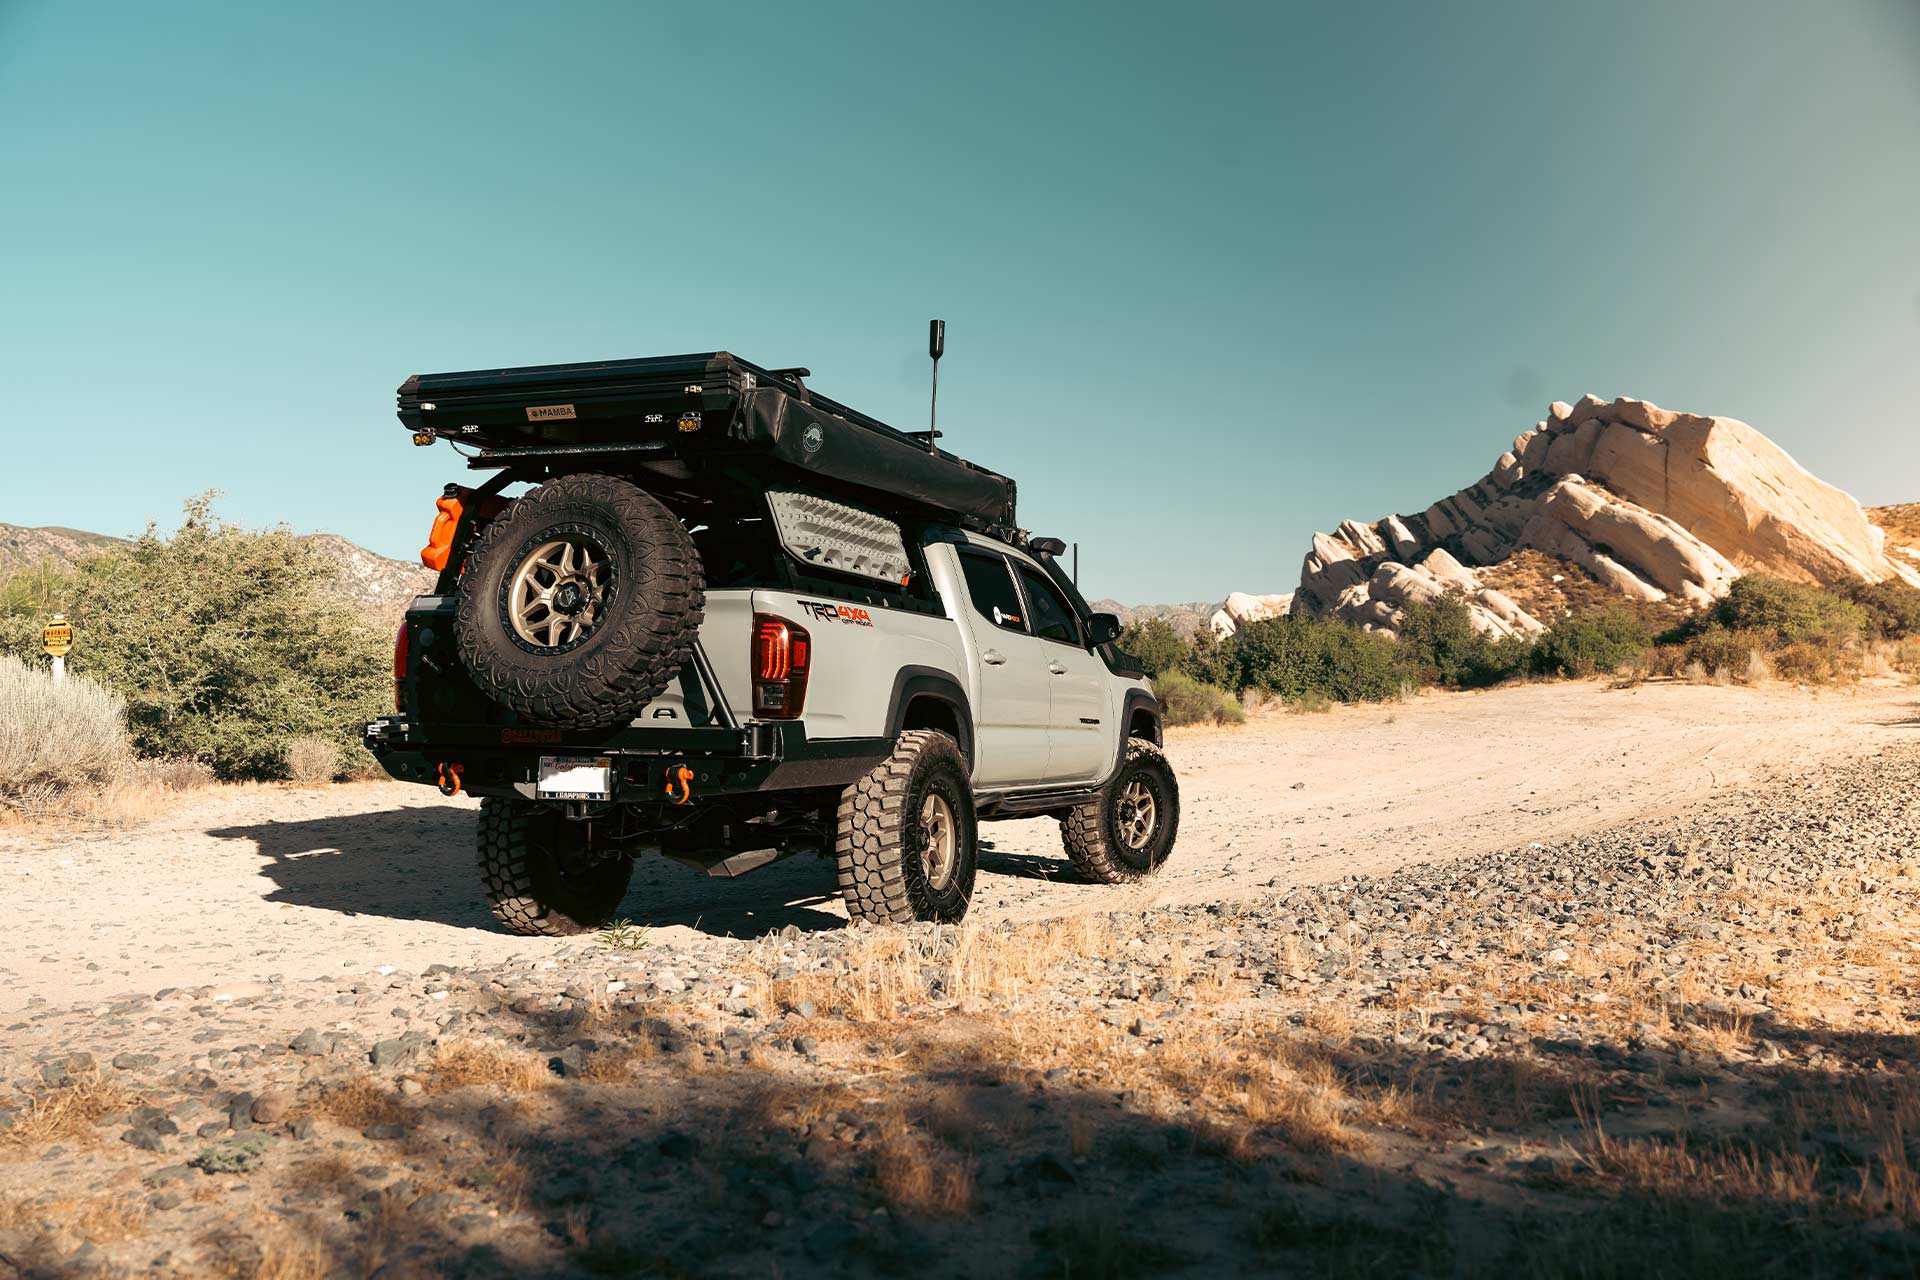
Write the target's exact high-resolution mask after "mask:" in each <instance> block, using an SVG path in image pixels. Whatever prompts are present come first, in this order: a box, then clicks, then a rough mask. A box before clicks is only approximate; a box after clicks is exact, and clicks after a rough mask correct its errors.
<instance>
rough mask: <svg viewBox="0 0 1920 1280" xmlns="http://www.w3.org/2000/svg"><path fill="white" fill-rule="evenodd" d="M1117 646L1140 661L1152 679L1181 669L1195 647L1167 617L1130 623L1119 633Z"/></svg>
mask: <svg viewBox="0 0 1920 1280" xmlns="http://www.w3.org/2000/svg"><path fill="white" fill-rule="evenodd" d="M1117 643H1118V644H1119V646H1120V649H1121V651H1122V652H1123V653H1128V654H1131V655H1133V657H1134V658H1135V659H1137V660H1138V661H1139V663H1140V669H1141V670H1143V671H1145V672H1146V673H1147V675H1149V676H1157V675H1159V674H1160V673H1161V672H1163V671H1179V670H1182V669H1183V668H1184V667H1185V666H1186V663H1187V659H1188V657H1189V656H1191V654H1192V651H1193V646H1192V645H1190V644H1188V643H1187V641H1186V639H1185V638H1184V637H1182V636H1181V634H1180V633H1179V632H1178V631H1175V630H1174V629H1173V624H1172V623H1170V622H1168V621H1167V620H1166V619H1165V618H1148V619H1147V620H1146V621H1144V622H1134V623H1129V624H1128V625H1127V626H1126V628H1125V629H1123V630H1122V631H1121V632H1120V639H1119V640H1118V641H1117Z"/></svg>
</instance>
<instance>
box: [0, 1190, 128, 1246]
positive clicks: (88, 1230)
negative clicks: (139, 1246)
mask: <svg viewBox="0 0 1920 1280" xmlns="http://www.w3.org/2000/svg"><path fill="white" fill-rule="evenodd" d="M146 1224H147V1206H146V1205H145V1204H144V1203H143V1202H141V1201H140V1200H139V1199H137V1198H129V1197H126V1196H86V1197H81V1198H65V1197H63V1198H59V1199H53V1200H48V1201H45V1202H37V1201H34V1200H9V1199H0V1231H8V1232H34V1233H38V1232H40V1231H43V1230H44V1229H46V1228H48V1227H51V1228H53V1229H55V1230H57V1231H60V1232H64V1233H65V1234H67V1235H69V1236H72V1237H74V1238H75V1239H79V1240H92V1241H95V1242H96V1243H99V1244H111V1243H113V1242H114V1241H118V1240H130V1239H133V1238H135V1237H137V1236H139V1235H141V1234H142V1233H143V1232H144V1231H145V1230H146Z"/></svg>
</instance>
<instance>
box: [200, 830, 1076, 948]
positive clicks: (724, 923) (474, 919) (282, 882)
mask: <svg viewBox="0 0 1920 1280" xmlns="http://www.w3.org/2000/svg"><path fill="white" fill-rule="evenodd" d="M473 825H474V813H473V810H471V809H469V808H456V807H452V806H444V807H443V806H420V807H414V806H407V807H400V808H391V809H382V810H379V811H377V812H372V813H356V814H344V815H341V816H337V817H327V818H314V819H310V820H306V821H300V822H262V823H251V824H248V825H244V826H234V827H223V828H220V829H217V830H214V831H212V832H210V833H209V834H211V835H213V836H215V837H218V838H219V839H222V840H239V841H250V842H251V843H252V844H253V847H254V850H255V851H256V852H257V853H258V854H259V855H260V857H261V858H262V859H263V860H264V861H265V865H264V866H263V867H261V868H260V871H261V874H263V875H265V876H266V877H267V878H268V879H269V880H271V881H272V882H273V884H274V889H273V890H272V892H270V893H268V894H267V895H266V900H267V901H269V902H275V903H291V904H294V905H297V906H304V907H318V908H320V909H322V910H325V911H335V912H339V913H341V914H342V915H349V916H384V917H386V918H389V919H394V920H422V921H429V922H431V923H435V924H443V925H450V926H452V927H454V928H459V929H483V930H487V931H494V930H497V929H498V928H499V926H498V925H497V924H496V923H495V922H494V919H493V916H492V914H491V913H490V912H489V911H488V910H487V903H486V899H485V898H484V897H483V896H482V894H481V892H480V878H479V873H478V872H477V870H476V869H475V866H474V850H473V840H474V833H473ZM980 870H981V874H982V875H983V876H1009V877H1014V878H1019V879H1048V880H1052V879H1062V880H1071V879H1072V878H1073V873H1072V870H1071V868H1070V866H1069V864H1068V863H1067V861H1066V859H1065V858H1044V857H1037V856H1034V855H1030V854H1023V853H1013V852H1001V851H998V850H995V849H993V848H992V847H990V846H983V847H982V849H981V851H980ZM616 916H617V918H620V919H626V920H630V921H632V922H633V923H634V924H637V925H645V926H648V927H656V928H664V927H668V926H674V925H679V926H684V927H686V928H690V929H695V930H698V931H699V932H701V933H705V934H709V935H711V936H714V937H732V938H752V937H759V936H761V935H763V934H767V933H774V932H778V931H779V930H781V929H784V928H786V927H787V926H789V925H792V926H794V927H795V928H799V929H803V930H807V931H813V930H819V929H841V928H845V927H846V923H847V917H846V912H845V910H844V909H842V907H841V906H840V892H839V886H838V884H837V882H836V881H835V878H834V871H833V863H832V861H831V860H829V859H825V858H817V857H808V856H800V857H794V858H788V859H786V860H784V861H782V862H778V863H775V864H773V865H772V866H769V867H764V868H762V869H761V870H758V871H755V872H754V873H752V874H751V875H748V876H743V877H741V878H740V879H739V880H737V881H736V880H725V879H716V878H713V877H710V876H707V875H705V874H703V873H701V872H699V871H695V870H692V869H691V868H688V867H683V866H681V865H680V864H678V863H675V862H670V861H668V860H666V859H665V858H661V857H658V856H653V855H649V856H646V857H643V858H641V859H639V860H638V861H637V862H636V863H635V864H634V871H633V884H632V886H631V888H629V889H628V891H627V896H626V898H625V900H623V901H622V902H621V904H620V909H619V911H618V912H617V913H616Z"/></svg>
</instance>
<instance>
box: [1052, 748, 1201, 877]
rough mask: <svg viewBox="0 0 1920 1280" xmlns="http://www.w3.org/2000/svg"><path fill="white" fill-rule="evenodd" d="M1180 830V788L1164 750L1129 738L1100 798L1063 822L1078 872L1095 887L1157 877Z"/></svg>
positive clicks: (1063, 833)
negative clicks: (1110, 779) (1125, 751)
mask: <svg viewBox="0 0 1920 1280" xmlns="http://www.w3.org/2000/svg"><path fill="white" fill-rule="evenodd" d="M1179 828H1180V784H1179V782H1178V781H1177V780H1176V779H1175V778H1174V776H1173V766H1172V765H1170V764H1168V763H1167V758H1166V756H1164V755H1162V754H1161V752H1160V748H1159V747H1156V746H1155V745H1154V744H1153V743H1151V742H1148V741H1147V740H1146V739H1144V738H1129V739H1127V753H1126V756H1125V757H1124V758H1123V759H1122V760H1121V761H1120V771H1119V772H1118V773H1116V774H1114V776H1113V781H1111V782H1109V783H1108V784H1107V785H1106V788H1105V789H1104V790H1103V791H1102V792H1101V793H1100V798H1099V799H1097V800H1089V801H1087V802H1086V803H1085V804H1083V805H1080V806H1078V807H1076V808H1075V809H1073V810H1072V811H1071V812H1069V813H1068V814H1067V816H1066V817H1064V818H1062V819H1060V837H1061V840H1062V841H1063V842H1064V843H1065V844H1066V846H1067V857H1068V858H1070V859H1072V860H1073V865H1074V869H1075V870H1077V871H1078V872H1079V873H1080V874H1081V875H1083V876H1085V877H1086V878H1087V879H1089V880H1092V881H1094V882H1095V883H1096V884H1125V883H1127V882H1128V881H1130V880H1138V879H1140V878H1142V877H1143V876H1147V875H1150V874H1152V872H1153V871H1154V870H1155V869H1156V868H1157V867H1159V865H1160V864H1161V863H1163V862H1165V861H1166V860H1167V855H1168V854H1169V853H1171V852H1173V837H1174V835H1175V833H1176V832H1177V831H1178V830H1179Z"/></svg>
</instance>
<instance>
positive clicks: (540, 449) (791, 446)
mask: <svg viewBox="0 0 1920 1280" xmlns="http://www.w3.org/2000/svg"><path fill="white" fill-rule="evenodd" d="M805 376H806V371H805V370H800V369H781V370H770V369H765V368H762V367H761V366H759V365H756V364H751V363H749V362H748V361H745V360H742V359H740V358H739V357H737V356H734V355H731V354H729V353H727V352H724V351H719V352H709V353H706V354H699V355H685V356H657V357H652V358H648V359H640V360H609V361H600V362H596V363H590V364H558V365H535V366H529V367H525V368H517V369H482V370H473V371H469V372H463V373H433V374H416V375H415V376H413V377H411V378H408V379H407V380H406V382H404V383H402V384H401V386H400V391H399V416H400V420H401V422H403V423H404V424H406V426H407V427H408V428H409V429H410V430H412V431H414V432H415V433H416V434H417V435H420V436H422V437H426V438H433V437H438V438H442V439H448V440H453V441H457V442H461V443H465V444H469V445H473V446H477V447H478V449H479V452H478V453H477V454H476V455H474V456H473V458H472V460H471V462H470V465H472V466H475V467H483V468H527V467H532V468H545V469H547V470H550V471H556V472H557V469H564V468H565V467H566V465H567V464H568V461H569V460H572V461H573V462H574V463H576V464H579V463H584V462H585V461H586V459H587V458H589V457H590V458H591V459H592V465H593V466H594V467H595V468H596V469H610V468H614V467H618V466H620V465H622V464H626V465H631V466H632V467H633V468H634V469H635V470H636V471H656V472H663V473H665V472H670V473H671V474H674V475H680V476H685V477H686V478H687V479H688V480H689V482H690V483H693V484H696V485H700V486H704V487H707V488H715V487H721V486H725V485H727V484H729V483H731V484H736V485H737V484H740V483H741V482H742V477H748V478H750V479H751V482H753V483H762V484H766V485H769V486H787V487H793V486H798V487H802V488H804V487H807V486H808V483H809V477H811V478H812V479H813V480H816V481H819V482H823V483H821V484H819V485H817V486H816V487H823V488H828V489H837V490H840V491H842V492H843V493H844V492H845V491H846V490H856V491H859V492H858V493H856V494H849V495H846V496H851V497H855V498H857V499H859V500H861V501H863V502H867V503H871V504H872V505H876V506H881V507H896V508H897V507H908V508H913V509H917V510H920V511H923V512H929V513H934V514H937V515H941V516H944V517H946V518H950V519H952V520H954V521H956V522H958V523H961V524H965V525H968V526H971V527H974V528H978V529H982V530H986V531H990V532H999V533H1001V534H1003V535H1010V534H1011V533H1012V531H1013V530H1014V529H1015V527H1016V520H1015V510H1014V500H1015V493H1014V483H1013V481H1012V480H1010V479H1008V478H1007V477H1006V476H1003V475H999V474H998V473H996V472H993V471H989V470H987V469H986V468H984V467H978V466H975V465H974V464H973V463H971V462H968V461H966V460H964V459H962V458H958V457H956V456H954V455H953V454H951V453H946V452H944V451H935V450H929V449H928V448H927V445H926V442H925V434H924V433H921V435H920V436H918V437H916V436H914V435H912V434H909V433H907V432H903V431H898V430H895V429H894V428H893V427H890V426H888V425H887V424H886V423H884V422H881V421H879V420H878V419H876V418H871V417H868V416H867V415H866V414H863V413H861V412H859V411H858V410H856V409H852V408H849V407H848V406H846V405H843V404H841V403H839V402H838V401H835V400H830V399H828V398H827V397H825V396H822V395H819V394H817V393H815V392H813V391H812V390H810V389H809V388H808V387H807V386H806V385H805V383H804V381H803V378H804V377H805Z"/></svg>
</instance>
